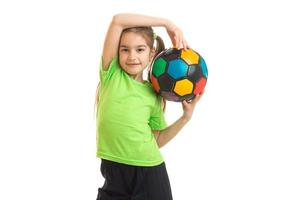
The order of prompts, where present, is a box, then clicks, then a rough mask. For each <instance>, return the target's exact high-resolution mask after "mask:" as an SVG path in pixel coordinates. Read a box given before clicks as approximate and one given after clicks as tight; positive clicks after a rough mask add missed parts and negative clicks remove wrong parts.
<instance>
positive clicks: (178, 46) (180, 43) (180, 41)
mask: <svg viewBox="0 0 300 200" xmlns="http://www.w3.org/2000/svg"><path fill="white" fill-rule="evenodd" d="M181 47H182V38H181V37H178V45H177V48H178V49H180V48H181Z"/></svg>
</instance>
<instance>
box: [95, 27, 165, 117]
mask: <svg viewBox="0 0 300 200" xmlns="http://www.w3.org/2000/svg"><path fill="white" fill-rule="evenodd" d="M129 32H133V33H137V34H140V35H141V36H142V37H143V38H144V39H145V40H146V44H147V45H148V46H149V47H150V49H152V48H153V47H155V55H154V58H155V57H156V56H157V54H159V53H160V52H162V51H163V50H165V44H164V41H163V40H162V38H161V37H160V36H158V35H156V34H155V33H154V31H153V28H152V27H151V26H141V27H132V28H126V29H124V30H123V32H122V34H124V33H129ZM121 37H122V35H121ZM148 81H149V82H150V78H149V75H148ZM99 91H100V81H99V83H98V86H97V89H96V95H95V104H94V111H96V113H97V112H98V104H99ZM162 99H163V110H165V107H166V100H165V99H164V98H162Z"/></svg>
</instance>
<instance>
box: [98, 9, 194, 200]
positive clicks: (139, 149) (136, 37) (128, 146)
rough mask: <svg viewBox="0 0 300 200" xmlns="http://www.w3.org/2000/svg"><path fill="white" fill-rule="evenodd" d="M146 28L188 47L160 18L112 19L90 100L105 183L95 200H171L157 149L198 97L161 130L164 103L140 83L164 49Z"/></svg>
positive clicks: (146, 84) (181, 122)
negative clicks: (160, 29)
mask: <svg viewBox="0 0 300 200" xmlns="http://www.w3.org/2000/svg"><path fill="white" fill-rule="evenodd" d="M152 26H162V27H165V28H166V31H167V33H168V35H169V36H170V39H171V41H172V43H173V45H174V46H175V47H176V48H184V49H186V48H188V44H187V42H186V40H185V38H184V37H183V33H182V31H181V30H180V29H179V28H178V27H177V26H175V25H174V24H173V23H172V22H171V21H169V20H167V19H163V18H157V17H151V16H144V15H138V14H118V15H115V16H114V17H113V19H112V21H111V24H110V26H109V29H108V31H107V35H106V38H105V41H104V47H103V52H102V62H101V66H100V83H99V85H98V91H97V98H96V100H97V101H96V106H97V120H96V121H97V157H99V158H101V173H102V175H103V177H104V178H105V182H104V185H103V187H102V188H99V189H98V197H97V200H100V199H101V200H117V199H118V200H129V199H132V200H133V199H134V200H138V199H140V200H147V199H149V200H170V199H172V193H171V187H170V183H169V178H168V174H167V171H166V166H165V164H164V161H163V158H162V156H161V154H160V151H159V148H160V147H162V146H164V145H165V144H166V143H168V142H169V141H170V140H171V139H172V138H173V137H175V135H176V134H177V133H178V132H179V131H180V130H181V128H182V127H183V126H184V125H185V124H186V123H187V122H188V121H189V120H190V119H191V117H192V114H193V110H194V108H195V105H196V103H197V102H198V101H199V99H200V96H197V97H196V98H195V99H194V100H193V101H192V102H190V103H187V102H185V101H184V102H183V103H182V106H183V114H182V116H181V117H180V118H179V119H178V120H177V121H176V122H174V123H173V124H172V125H170V126H168V127H167V125H166V122H165V119H164V114H163V107H164V103H163V102H164V101H162V100H161V97H159V96H157V95H156V94H155V93H154V91H153V89H152V87H151V84H150V83H149V82H148V81H146V80H143V70H144V69H146V68H147V66H148V65H149V64H150V63H151V61H152V59H153V58H154V57H155V55H157V54H158V53H159V52H160V51H162V50H164V44H163V41H162V39H161V38H160V37H159V36H156V34H155V33H154V32H153V29H152V28H151V27H152ZM155 41H156V47H154V42H155Z"/></svg>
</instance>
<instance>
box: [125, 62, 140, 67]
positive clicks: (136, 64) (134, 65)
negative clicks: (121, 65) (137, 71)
mask: <svg viewBox="0 0 300 200" xmlns="http://www.w3.org/2000/svg"><path fill="white" fill-rule="evenodd" d="M126 65H128V66H130V67H136V66H139V65H140V63H127V64H126Z"/></svg>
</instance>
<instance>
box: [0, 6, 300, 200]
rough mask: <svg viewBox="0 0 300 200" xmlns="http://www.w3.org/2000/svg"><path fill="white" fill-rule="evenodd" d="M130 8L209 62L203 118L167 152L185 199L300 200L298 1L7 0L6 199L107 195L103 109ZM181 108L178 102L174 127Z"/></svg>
mask: <svg viewBox="0 0 300 200" xmlns="http://www.w3.org/2000/svg"><path fill="white" fill-rule="evenodd" d="M118 12H135V13H142V14H148V15H155V16H160V17H165V18H169V19H171V20H172V21H173V22H175V23H176V24H177V25H178V26H179V27H180V28H181V29H182V30H183V31H184V33H185V36H186V38H187V40H188V42H189V44H190V45H191V47H192V48H194V49H195V50H197V51H198V52H199V53H200V54H202V56H203V57H204V58H205V60H206V63H207V66H208V72H209V75H208V83H207V87H206V94H205V95H204V96H203V98H202V99H201V101H200V102H199V104H198V106H197V108H196V110H195V113H194V116H193V119H192V120H191V121H190V122H189V123H188V124H187V125H186V126H185V127H184V129H183V130H182V131H181V132H180V134H179V135H178V136H177V137H176V138H175V139H174V140H172V141H171V142H170V143H169V144H168V145H167V146H165V147H164V148H163V149H162V153H163V155H164V158H165V161H166V164H167V169H168V172H169V176H170V180H171V186H172V189H173V195H174V199H175V200H186V199H201V200H222V199H230V200H241V199H242V200H248V199H249V200H253V199H256V200H266V199H272V200H274V199H282V200H286V199H288V200H296V199H297V200H299V199H300V190H299V188H300V170H299V169H300V160H299V159H300V146H299V143H300V137H299V134H300V127H299V119H300V115H299V113H300V106H299V102H300V96H299V91H300V89H299V85H300V80H299V78H298V72H299V70H298V68H299V67H300V61H299V55H298V54H299V52H300V39H299V35H300V29H299V18H300V14H299V6H298V4H296V0H295V1H292V0H285V1H279V0H278V1H276V0H273V1H271V0H270V1H266V0H265V1H264V0H260V1H258V0H257V1H255V0H252V1H242V0H240V1H238V0H236V1H234V0H228V1H216V0H209V1H208V0H207V1H201V0H197V1H191V0H185V1H177V2H176V1H153V0H152V1H135V0H124V1H121V0H119V1H117V0H112V1H107V2H104V1H100V0H99V1H95V0H94V1H76V0H75V1H67V0H60V1H55V0H52V1H33V0H29V1H1V3H0V27H1V31H0V67H1V68H0V92H1V94H0V95H1V98H0V134H1V135H0V163H1V164H0V188H1V189H0V190H1V192H0V199H3V200H13V199H31V200H38V199H39V200H40V199H44V200H54V199H55V200H60V199H64V200H65V199H74V200H75V199H78V200H83V199H84V200H87V199H96V195H97V188H98V187H100V186H101V185H102V183H103V179H102V177H101V174H100V170H99V165H100V161H99V159H97V158H96V156H95V150H96V145H95V119H94V117H93V103H94V95H95V89H96V85H97V82H98V65H99V59H100V53H101V51H102V42H103V39H104V35H105V33H106V30H107V26H108V24H109V22H110V20H111V18H112V16H113V14H115V13H118ZM155 30H156V32H157V34H158V35H161V36H162V37H163V38H164V40H165V43H166V46H167V47H168V46H171V43H170V40H169V39H168V37H167V35H166V33H165V31H164V29H162V28H157V29H155ZM181 113H182V111H181V105H180V104H177V103H169V104H168V105H167V111H166V118H167V121H168V122H169V123H172V122H173V121H174V120H176V119H177V118H178V117H179V116H180V115H181ZM154 184H155V183H154Z"/></svg>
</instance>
